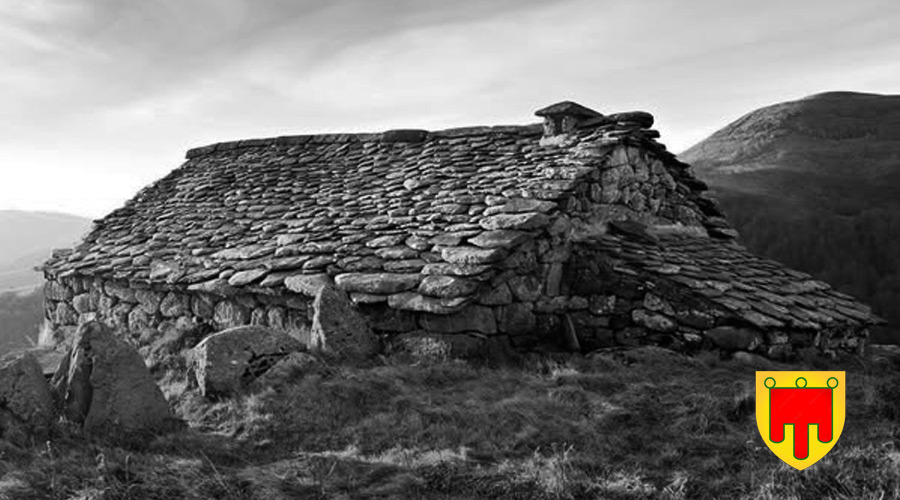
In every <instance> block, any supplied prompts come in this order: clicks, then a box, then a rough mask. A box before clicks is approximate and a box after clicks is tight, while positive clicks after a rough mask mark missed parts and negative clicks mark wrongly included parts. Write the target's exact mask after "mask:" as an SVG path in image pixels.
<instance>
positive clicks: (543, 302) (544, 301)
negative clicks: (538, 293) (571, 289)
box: [534, 296, 569, 314]
mask: <svg viewBox="0 0 900 500" xmlns="http://www.w3.org/2000/svg"><path fill="white" fill-rule="evenodd" d="M568 303H569V298H568V297H564V296H557V297H550V298H547V297H543V298H541V299H540V300H538V301H537V302H535V304H534V312H536V313H541V314H557V313H562V312H566V310H567V309H568V307H567V305H568Z"/></svg>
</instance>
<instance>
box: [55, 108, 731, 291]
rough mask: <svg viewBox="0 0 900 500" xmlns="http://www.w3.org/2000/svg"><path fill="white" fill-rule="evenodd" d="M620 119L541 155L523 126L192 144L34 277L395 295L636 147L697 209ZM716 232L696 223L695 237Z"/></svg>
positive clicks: (481, 247) (534, 226) (463, 262)
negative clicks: (290, 283) (372, 283)
mask: <svg viewBox="0 0 900 500" xmlns="http://www.w3.org/2000/svg"><path fill="white" fill-rule="evenodd" d="M632 115H634V113H630V114H629V113H625V114H620V115H610V116H608V117H602V116H601V117H600V119H594V120H592V121H591V123H590V126H589V127H584V128H581V129H579V130H576V131H574V132H573V133H571V134H569V135H568V136H567V137H566V140H565V141H563V142H562V143H554V144H553V145H551V146H547V145H542V141H541V138H542V127H541V125H525V126H500V127H475V128H464V129H451V130H445V131H438V132H427V131H421V130H395V131H389V132H385V133H381V134H332V135H311V136H310V135H306V136H286V137H277V138H270V139H254V140H245V141H237V142H228V143H219V144H214V145H211V146H206V147H202V148H197V149H192V150H190V151H188V153H187V161H186V162H185V163H184V164H183V165H182V166H181V167H179V168H178V169H176V170H174V171H173V172H171V173H170V174H169V175H167V176H166V177H164V178H163V179H161V180H159V181H158V182H156V183H155V184H153V185H151V186H149V187H147V188H145V189H143V190H142V191H141V192H139V193H138V194H137V196H135V197H134V198H133V199H131V200H130V201H129V202H128V203H127V204H126V205H125V206H124V207H122V208H120V209H118V210H116V211H114V212H112V213H111V214H109V215H108V216H107V217H105V218H103V219H102V220H99V221H97V222H96V223H95V227H94V229H93V230H92V231H91V233H90V234H89V235H88V236H87V237H86V238H85V240H84V241H83V242H82V243H81V244H80V245H79V246H78V247H76V248H75V249H74V251H70V252H61V253H58V254H56V255H55V256H54V258H53V259H51V260H50V261H49V262H48V263H47V265H46V266H45V268H44V270H45V272H46V273H48V274H49V275H51V276H57V277H65V276H71V275H83V276H97V277H103V278H105V279H116V280H122V281H128V282H132V283H156V284H159V285H162V286H166V285H170V286H178V287H184V286H187V287H188V288H189V289H193V290H200V291H213V292H221V291H223V290H233V289H236V288H247V289H250V290H253V291H260V290H261V291H277V290H278V289H279V288H282V287H284V286H285V280H286V278H288V277H291V276H293V275H296V274H301V273H302V274H316V273H322V272H326V271H327V272H328V273H329V274H331V275H336V274H340V273H366V272H367V273H372V272H380V273H385V275H386V276H382V277H383V278H385V283H387V284H391V286H392V287H393V288H396V289H397V290H395V291H391V293H397V291H403V290H407V289H411V288H414V287H415V283H412V282H413V281H415V280H413V279H412V277H411V276H410V275H419V274H421V275H454V274H455V275H464V276H471V275H474V274H479V273H481V272H482V271H485V270H490V268H491V266H492V264H494V263H496V262H498V261H499V260H501V259H502V258H503V257H505V256H506V255H507V254H508V253H509V251H510V250H512V248H513V247H515V246H516V245H518V244H521V243H522V242H523V241H526V240H528V239H529V236H530V235H533V234H535V233H537V232H540V231H542V230H543V229H544V228H545V227H547V226H548V224H550V222H551V221H552V219H553V215H554V214H556V213H557V212H558V211H559V209H560V203H565V202H566V201H567V200H568V199H569V198H571V195H572V193H573V190H574V189H575V188H576V187H577V186H578V185H579V183H580V182H581V181H582V179H584V178H585V177H587V176H591V175H593V176H594V177H597V176H598V175H599V171H600V169H601V167H603V165H604V164H605V163H608V162H610V161H614V160H616V159H614V158H613V159H611V158H610V156H611V154H610V151H611V150H612V149H613V148H615V147H616V146H617V145H622V144H626V145H633V146H635V147H637V148H640V150H641V151H652V152H653V154H654V155H655V156H656V157H657V158H658V159H659V160H660V161H662V162H664V164H665V166H664V168H665V169H666V170H667V171H668V172H669V174H670V175H671V176H672V178H673V179H675V182H676V183H677V184H678V185H679V186H680V190H681V191H680V192H681V194H680V195H679V196H687V197H690V198H692V199H695V200H697V203H698V204H699V203H700V202H702V201H708V200H705V199H703V198H702V197H701V192H702V191H703V190H704V189H705V185H703V184H702V183H701V182H699V181H697V180H696V179H694V178H693V176H692V174H690V172H689V171H688V170H687V167H688V166H687V165H686V164H683V163H681V162H679V161H678V160H677V159H675V157H674V155H672V154H671V153H669V152H667V151H666V149H665V147H664V146H662V145H661V144H659V143H657V142H656V141H655V140H654V139H655V137H658V133H657V132H656V131H654V130H649V129H647V128H646V126H645V125H646V124H647V123H650V122H647V121H646V119H645V120H644V125H641V124H639V123H636V121H635V120H634V117H633V116H632ZM639 115H640V116H644V115H646V116H649V115H648V114H646V113H643V114H639ZM617 116H621V117H622V120H619V119H617V118H616V117H617ZM619 149H620V150H623V148H619ZM635 150H637V149H635ZM613 156H614V155H613ZM618 160H619V161H627V158H619V159H618ZM674 208H675V207H673V208H672V209H673V210H674ZM714 219H719V220H718V221H716V220H714ZM721 224H722V221H721V218H715V217H711V218H710V226H709V227H710V228H711V230H715V229H716V227H718V228H719V229H721ZM482 279H484V277H483V276H482ZM362 288H365V287H362ZM462 290H463V291H465V292H466V293H467V294H472V293H474V291H473V290H472V289H466V288H463V289H462ZM461 293H462V292H461ZM466 293H464V294H463V295H465V294H466ZM442 299H447V297H442Z"/></svg>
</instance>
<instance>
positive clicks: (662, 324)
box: [631, 309, 678, 332]
mask: <svg viewBox="0 0 900 500" xmlns="http://www.w3.org/2000/svg"><path fill="white" fill-rule="evenodd" d="M631 319H632V320H633V321H634V322H635V323H637V324H638V325H640V326H643V327H645V328H649V329H650V330H655V331H658V332H671V331H674V330H675V328H677V326H678V325H677V324H676V323H675V322H674V321H672V320H671V319H670V318H668V317H666V316H663V315H662V314H656V313H652V312H648V311H646V310H644V309H635V310H634V311H632V312H631Z"/></svg>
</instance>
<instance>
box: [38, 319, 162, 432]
mask: <svg viewBox="0 0 900 500" xmlns="http://www.w3.org/2000/svg"><path fill="white" fill-rule="evenodd" d="M51 385H52V387H53V390H54V392H55V393H56V395H57V399H58V400H59V401H62V402H63V405H64V408H65V413H66V416H67V417H68V419H69V421H71V422H75V423H78V424H80V425H81V426H82V428H83V429H84V430H85V431H86V432H88V433H90V434H93V435H109V434H110V432H112V433H139V434H141V435H144V434H146V433H151V432H156V431H164V430H167V429H169V428H171V427H172V426H173V425H174V424H176V423H177V420H176V419H175V417H174V416H173V415H172V413H171V412H170V410H169V405H168V403H166V399H165V398H164V397H163V394H162V392H161V391H160V389H159V387H157V385H156V382H155V381H154V379H153V376H152V375H151V374H150V371H149V370H148V369H147V366H146V365H145V364H144V360H143V359H142V358H141V355H140V354H138V352H137V350H135V348H134V347H132V346H130V345H129V344H127V343H125V342H124V341H122V340H121V339H118V338H117V337H116V336H115V335H114V334H113V333H112V332H111V331H110V330H109V329H108V328H107V327H106V326H105V325H103V324H102V323H98V322H91V323H87V324H85V325H82V326H81V327H79V329H78V332H77V334H76V337H75V340H74V343H73V345H72V348H71V349H70V351H69V353H68V355H67V356H66V357H65V358H64V359H63V361H62V362H61V363H60V365H59V368H58V369H57V371H56V373H55V374H54V376H53V380H52V382H51Z"/></svg>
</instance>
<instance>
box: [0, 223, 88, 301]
mask: <svg viewBox="0 0 900 500" xmlns="http://www.w3.org/2000/svg"><path fill="white" fill-rule="evenodd" d="M90 225H91V220H90V219H87V218H84V217H79V216H76V215H69V214H62V213H53V212H28V211H21V210H0V292H2V291H9V290H15V291H18V290H24V289H28V288H33V287H35V286H37V285H39V284H40V283H41V279H42V278H41V275H40V273H37V272H35V271H34V267H35V266H38V265H40V264H42V263H43V262H44V261H45V260H46V259H47V258H48V257H49V256H50V252H51V251H52V250H53V249H54V248H65V247H71V246H72V245H74V244H75V243H76V242H77V241H78V240H79V239H80V238H81V236H83V235H84V234H85V233H86V232H87V231H88V229H90Z"/></svg>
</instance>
